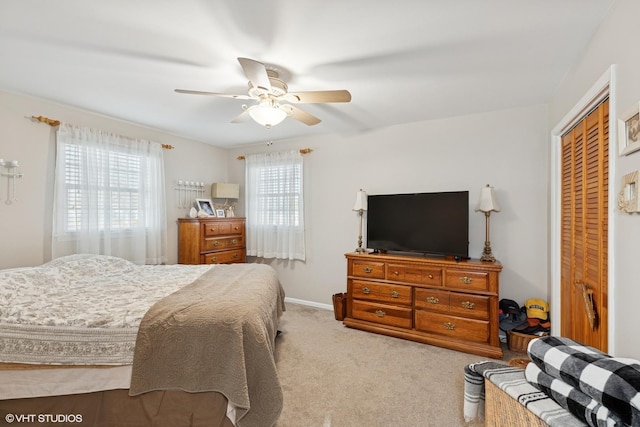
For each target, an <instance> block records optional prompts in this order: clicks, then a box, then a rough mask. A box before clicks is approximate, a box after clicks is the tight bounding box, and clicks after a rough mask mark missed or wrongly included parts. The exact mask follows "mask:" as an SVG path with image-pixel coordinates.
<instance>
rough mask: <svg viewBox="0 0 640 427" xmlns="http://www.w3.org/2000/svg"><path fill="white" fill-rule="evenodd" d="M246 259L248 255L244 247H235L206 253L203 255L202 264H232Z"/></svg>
mask: <svg viewBox="0 0 640 427" xmlns="http://www.w3.org/2000/svg"><path fill="white" fill-rule="evenodd" d="M245 261H246V255H245V252H244V249H235V250H231V251H221V252H213V253H209V254H204V255H202V260H201V264H231V263H236V262H245Z"/></svg>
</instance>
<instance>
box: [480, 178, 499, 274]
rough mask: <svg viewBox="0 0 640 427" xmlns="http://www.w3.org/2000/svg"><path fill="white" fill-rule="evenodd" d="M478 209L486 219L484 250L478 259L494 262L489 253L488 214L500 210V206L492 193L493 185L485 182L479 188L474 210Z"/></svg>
mask: <svg viewBox="0 0 640 427" xmlns="http://www.w3.org/2000/svg"><path fill="white" fill-rule="evenodd" d="M478 211H480V212H484V216H485V221H486V237H485V241H484V251H482V256H481V257H480V261H488V262H495V261H496V259H495V258H494V256H493V254H492V253H491V242H490V241H489V216H490V215H491V212H492V211H493V212H500V207H499V206H498V202H497V201H496V196H495V194H494V193H493V187H491V186H490V185H489V184H487V186H486V187H482V190H480V199H478V204H477V205H476V212H478Z"/></svg>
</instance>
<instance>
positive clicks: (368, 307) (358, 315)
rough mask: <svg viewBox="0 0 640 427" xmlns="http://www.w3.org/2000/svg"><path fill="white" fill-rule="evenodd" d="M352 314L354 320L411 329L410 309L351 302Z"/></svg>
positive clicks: (357, 301) (358, 301) (365, 302)
mask: <svg viewBox="0 0 640 427" xmlns="http://www.w3.org/2000/svg"><path fill="white" fill-rule="evenodd" d="M351 306H352V313H353V317H354V318H355V319H360V320H366V321H369V322H375V323H380V324H383V325H389V326H397V327H399V328H411V312H412V310H411V308H409V307H399V306H393V305H388V304H379V303H375V302H369V301H360V300H356V299H354V300H353V304H352V305H351Z"/></svg>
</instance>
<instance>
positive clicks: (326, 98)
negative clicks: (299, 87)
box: [283, 90, 351, 104]
mask: <svg viewBox="0 0 640 427" xmlns="http://www.w3.org/2000/svg"><path fill="white" fill-rule="evenodd" d="M283 98H284V99H285V100H287V101H289V102H293V103H294V104H321V103H325V102H349V101H351V93H349V91H348V90H316V91H310V92H289V93H287V94H285V95H284V96H283Z"/></svg>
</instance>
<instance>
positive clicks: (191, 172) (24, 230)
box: [0, 92, 227, 268]
mask: <svg viewBox="0 0 640 427" xmlns="http://www.w3.org/2000/svg"><path fill="white" fill-rule="evenodd" d="M31 116H45V117H50V118H53V119H56V120H61V121H64V122H68V123H72V124H75V125H78V126H86V127H93V128H99V129H102V130H106V131H111V132H114V133H118V134H121V135H126V136H130V137H134V138H144V139H150V140H153V141H157V142H161V143H165V144H171V145H173V146H175V149H173V150H166V151H165V152H164V159H165V177H166V187H167V219H168V220H167V230H168V241H169V263H175V262H177V259H178V255H177V254H178V249H177V224H176V218H177V217H179V216H186V214H187V212H186V210H181V209H178V208H177V207H176V206H177V203H176V192H175V191H173V190H172V189H173V188H174V186H175V182H176V181H177V180H178V179H182V180H192V181H201V182H205V183H207V184H211V183H212V182H216V181H224V180H225V179H226V177H227V157H226V151H225V150H221V149H218V148H214V147H212V146H211V145H208V144H203V143H200V142H194V141H190V140H186V139H184V138H180V137H176V136H173V135H170V134H168V133H166V132H162V131H159V130H154V129H149V128H145V127H141V126H136V125H133V124H130V123H127V122H123V121H119V120H115V119H111V118H107V117H104V116H99V115H95V114H91V113H88V112H83V111H79V110H75V109H72V108H68V107H64V106H61V105H58V104H54V103H51V102H47V101H44V100H40V99H36V98H31V97H26V96H21V95H15V94H10V93H6V92H0V158H3V159H10V160H18V161H19V162H20V172H22V173H23V174H24V177H23V178H22V179H20V180H18V182H17V195H18V201H17V202H16V203H14V204H11V205H7V204H6V203H5V200H6V194H7V179H6V178H2V179H0V268H8V267H19V266H31V265H38V264H41V263H43V262H45V261H48V260H49V259H50V258H51V250H50V247H51V238H50V236H51V217H52V216H51V209H52V208H51V206H52V197H53V171H54V165H55V163H54V162H55V129H56V128H52V127H50V126H48V125H46V124H43V123H39V122H33V121H31V120H29V119H27V118H25V117H31Z"/></svg>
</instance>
